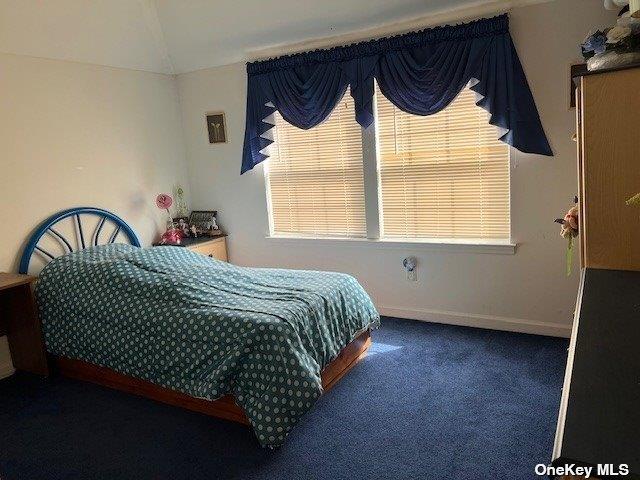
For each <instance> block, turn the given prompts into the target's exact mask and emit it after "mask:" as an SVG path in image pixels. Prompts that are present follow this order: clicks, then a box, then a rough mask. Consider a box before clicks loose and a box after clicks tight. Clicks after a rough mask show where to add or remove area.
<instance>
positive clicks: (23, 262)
mask: <svg viewBox="0 0 640 480" xmlns="http://www.w3.org/2000/svg"><path fill="white" fill-rule="evenodd" d="M83 215H94V216H98V217H99V220H98V224H97V226H96V229H95V231H94V233H93V235H92V236H91V237H90V238H89V244H88V245H89V246H91V245H98V244H99V242H100V232H102V227H104V224H105V223H106V222H107V220H109V221H110V222H111V223H113V224H114V225H115V229H114V230H113V232H112V233H111V235H109V237H108V238H107V243H114V242H115V241H116V237H117V236H118V235H119V234H120V233H123V234H124V236H125V237H126V238H127V240H128V241H129V243H130V244H131V245H133V246H135V247H139V246H140V240H138V236H137V235H136V233H135V232H134V231H133V229H132V228H131V227H130V226H129V225H127V223H126V222H125V221H124V220H122V219H121V218H120V217H118V216H117V215H114V214H113V213H111V212H108V211H107V210H102V209H101V208H93V207H78V208H70V209H68V210H63V211H61V212H58V213H56V214H54V215H52V216H50V217H49V218H47V219H46V220H45V221H44V222H42V224H41V225H40V226H39V227H38V228H37V230H36V231H35V232H34V233H33V235H32V236H31V238H30V239H29V243H27V246H26V247H25V249H24V253H23V254H22V258H21V259H20V273H27V272H28V270H29V263H30V262H31V257H32V256H33V254H34V253H36V252H37V253H39V254H40V255H42V256H43V257H45V258H48V259H49V260H53V259H54V258H55V255H53V254H52V253H50V252H48V251H47V250H44V249H43V248H41V247H39V246H38V243H39V242H40V240H42V237H44V236H45V235H47V234H49V235H51V236H52V237H53V238H55V239H56V240H58V241H60V242H61V243H62V245H63V246H64V247H65V250H66V251H67V253H70V252H73V251H74V250H73V247H72V246H71V242H70V241H69V240H67V239H66V238H65V237H64V236H63V235H62V234H61V233H60V232H59V231H58V230H56V229H55V228H53V227H54V226H55V225H56V224H57V223H58V222H61V221H62V220H64V219H66V218H69V217H75V222H76V227H77V234H78V237H79V243H80V244H79V245H77V247H76V248H77V249H78V250H83V249H85V248H86V247H87V242H86V240H85V237H84V232H83V230H82V219H81V217H82V216H83ZM76 243H78V242H76Z"/></svg>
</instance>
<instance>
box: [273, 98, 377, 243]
mask: <svg viewBox="0 0 640 480" xmlns="http://www.w3.org/2000/svg"><path fill="white" fill-rule="evenodd" d="M274 116H275V124H276V128H275V129H274V130H275V133H274V140H275V142H274V145H273V147H274V148H272V150H271V151H270V154H271V157H270V159H269V161H268V162H267V169H266V178H267V188H268V191H269V199H270V204H271V208H270V210H271V230H272V233H273V234H276V235H291V234H302V235H312V236H334V237H364V236H366V223H365V207H364V175H363V164H362V133H361V128H360V125H358V123H356V121H355V111H354V105H353V99H352V98H351V95H350V94H349V92H347V93H346V94H345V95H344V97H343V99H342V100H341V102H340V103H339V104H338V105H337V106H336V108H335V109H334V111H333V112H332V113H331V115H330V116H329V117H328V118H327V119H326V120H325V121H324V122H323V123H321V124H320V125H318V126H316V127H314V128H312V129H310V130H301V129H299V128H297V127H294V126H293V125H291V124H289V123H287V122H286V121H284V119H283V118H282V116H281V115H280V114H279V113H278V112H276V113H275V115H274Z"/></svg>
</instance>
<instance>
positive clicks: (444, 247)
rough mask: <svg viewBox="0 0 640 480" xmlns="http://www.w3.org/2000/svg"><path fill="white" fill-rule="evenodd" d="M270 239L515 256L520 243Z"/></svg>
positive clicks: (448, 240)
mask: <svg viewBox="0 0 640 480" xmlns="http://www.w3.org/2000/svg"><path fill="white" fill-rule="evenodd" d="M265 238H266V239H267V240H269V241H276V242H282V243H286V244H297V245H305V246H311V245H318V246H340V247H345V246H347V247H358V248H360V247H365V248H385V249H398V250H407V249H412V250H434V251H441V252H454V253H492V254H495V255H514V254H515V253H516V250H517V247H518V245H517V244H516V243H511V242H510V241H506V240H505V241H502V240H464V241H461V240H455V239H442V240H405V239H371V238H341V237H304V236H297V237H294V236H286V235H267V236H266V237H265Z"/></svg>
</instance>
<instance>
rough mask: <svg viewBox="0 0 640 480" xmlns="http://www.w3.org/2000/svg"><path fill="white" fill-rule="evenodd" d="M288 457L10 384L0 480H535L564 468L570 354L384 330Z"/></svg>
mask: <svg viewBox="0 0 640 480" xmlns="http://www.w3.org/2000/svg"><path fill="white" fill-rule="evenodd" d="M374 342H375V343H374V345H373V346H372V348H371V353H370V354H369V356H368V357H367V358H366V359H364V360H363V361H362V362H361V363H360V364H359V365H358V366H357V367H356V368H354V369H353V370H352V371H351V372H350V373H349V374H348V375H347V376H346V377H344V379H343V380H342V381H341V382H340V383H338V385H336V387H335V388H334V389H332V390H331V391H330V392H328V393H327V394H326V395H324V396H323V397H322V398H321V399H320V400H319V402H318V403H317V404H316V406H315V407H314V409H313V410H312V411H311V412H310V413H309V414H307V415H306V416H305V417H304V419H303V421H302V422H301V424H299V425H298V427H297V428H296V429H295V430H294V431H293V433H292V434H291V435H290V437H289V439H288V442H287V443H286V444H285V445H284V447H282V448H280V449H279V450H275V451H271V450H264V449H262V448H260V447H259V446H258V443H257V441H256V440H255V438H254V437H253V435H252V433H251V432H250V431H249V430H248V429H247V428H246V427H244V426H242V425H236V424H233V423H229V422H225V421H222V420H217V419H213V418H209V417H206V416H203V415H199V414H196V413H191V412H187V411H185V410H181V409H178V408H174V407H170V406H166V405H162V404H158V403H155V402H152V401H150V400H146V399H143V398H139V397H134V396H131V395H127V394H124V393H119V392H116V391H113V390H109V389H106V388H102V387H99V386H95V385H90V384H86V383H81V382H77V381H73V380H69V379H64V378H61V377H54V378H51V379H48V380H41V379H38V378H36V377H32V376H28V375H14V376H13V377H10V378H8V379H5V380H2V381H0V478H1V479H2V480H14V479H28V480H37V479H109V480H114V479H163V480H165V479H188V480H197V479H207V480H213V479H226V478H243V479H245V478H246V479H287V480H296V479H318V480H324V479H327V480H329V479H331V480H336V479H350V480H355V479H385V480H395V479H434V480H448V479H461V480H484V479H487V480H489V479H491V480H496V479H509V480H524V479H533V478H539V477H536V476H535V473H534V471H533V468H534V466H535V464H537V463H547V462H548V461H549V460H550V457H551V450H552V445H553V435H554V431H555V423H556V416H557V412H558V404H559V399H560V388H561V386H562V376H563V370H564V365H565V361H566V348H567V341H566V340H563V339H554V338H549V337H538V336H532V335H521V334H515V333H506V332H496V331H489V330H480V329H472V328H464V327H455V326H447V325H437V324H428V323H420V322H414V321H407V320H397V319H383V326H382V327H381V329H380V330H378V331H376V332H374Z"/></svg>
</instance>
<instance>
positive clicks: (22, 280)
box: [0, 272, 36, 290]
mask: <svg viewBox="0 0 640 480" xmlns="http://www.w3.org/2000/svg"><path fill="white" fill-rule="evenodd" d="M35 279H36V277H32V276H31V275H20V274H19V273H1V272H0V290H6V289H7V288H13V287H17V286H20V285H25V284H27V283H31V282H33V281H34V280H35Z"/></svg>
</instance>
